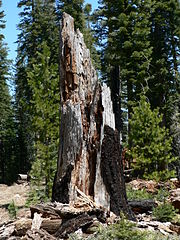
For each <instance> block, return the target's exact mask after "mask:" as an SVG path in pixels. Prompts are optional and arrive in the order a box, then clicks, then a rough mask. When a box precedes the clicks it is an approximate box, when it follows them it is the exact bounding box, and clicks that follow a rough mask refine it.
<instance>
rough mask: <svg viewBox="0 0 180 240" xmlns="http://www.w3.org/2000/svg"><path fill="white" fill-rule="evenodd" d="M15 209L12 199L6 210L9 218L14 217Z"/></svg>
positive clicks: (15, 214)
mask: <svg viewBox="0 0 180 240" xmlns="http://www.w3.org/2000/svg"><path fill="white" fill-rule="evenodd" d="M17 211H18V207H17V206H16V205H15V203H14V200H12V201H11V203H10V204H9V206H8V212H9V215H10V218H16V217H17Z"/></svg>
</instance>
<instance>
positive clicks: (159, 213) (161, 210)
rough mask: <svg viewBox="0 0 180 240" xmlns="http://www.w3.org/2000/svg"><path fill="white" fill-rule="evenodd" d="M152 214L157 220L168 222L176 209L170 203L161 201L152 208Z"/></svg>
mask: <svg viewBox="0 0 180 240" xmlns="http://www.w3.org/2000/svg"><path fill="white" fill-rule="evenodd" d="M153 216H154V217H155V219H156V220H157V221H160V222H170V221H172V219H173V218H174V217H175V216H176V210H175V208H174V207H173V206H172V205H171V204H170V203H163V204H161V205H159V206H158V207H156V208H154V209H153Z"/></svg>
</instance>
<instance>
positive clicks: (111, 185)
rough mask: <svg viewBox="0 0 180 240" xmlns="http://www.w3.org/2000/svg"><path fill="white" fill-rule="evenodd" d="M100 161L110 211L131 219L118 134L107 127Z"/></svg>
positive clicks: (105, 127)
mask: <svg viewBox="0 0 180 240" xmlns="http://www.w3.org/2000/svg"><path fill="white" fill-rule="evenodd" d="M101 159H102V160H101V174H102V176H103V181H104V184H105V186H106V189H107V191H108V193H109V196H110V209H111V211H112V212H114V213H115V214H116V215H119V214H120V212H122V211H123V212H124V213H125V214H126V215H127V216H128V217H129V218H132V217H133V215H132V212H131V210H130V209H129V206H128V204H127V198H126V190H125V182H124V177H123V166H122V161H121V147H120V143H119V134H118V132H117V131H114V130H113V129H112V128H110V127H109V126H107V125H105V126H104V139H103V142H102V153H101Z"/></svg>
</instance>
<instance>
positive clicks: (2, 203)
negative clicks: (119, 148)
mask: <svg viewBox="0 0 180 240" xmlns="http://www.w3.org/2000/svg"><path fill="white" fill-rule="evenodd" d="M172 184H173V186H174V187H173V190H170V189H171V186H172ZM157 187H159V184H158V183H156V182H154V181H145V180H140V179H138V180H134V181H131V182H130V183H129V184H128V186H127V195H128V199H131V198H132V199H134V198H136V197H140V198H141V199H142V197H143V198H144V197H145V198H148V197H149V196H150V195H151V194H153V193H154V192H156V191H157ZM161 187H162V188H163V189H164V190H165V189H166V192H169V193H170V196H169V201H171V202H176V205H177V204H178V205H177V207H178V208H179V207H180V182H177V185H176V184H175V185H174V183H172V182H170V183H163V185H162V186H161ZM144 189H146V192H145V190H144ZM29 191H30V185H29V183H27V182H26V183H21V184H17V183H14V184H13V185H11V186H7V185H4V184H0V239H8V240H9V239H10V236H14V235H13V231H14V230H13V231H12V232H11V228H13V229H14V227H15V228H16V227H18V226H19V225H20V227H18V229H19V230H18V231H19V232H21V230H22V229H23V227H22V226H26V225H27V226H28V227H27V229H26V231H27V230H28V229H30V228H31V224H32V219H31V213H32V212H31V211H32V209H31V211H30V209H29V208H26V207H25V205H26V200H27V198H28V193H29ZM158 191H159V190H158ZM147 193H148V195H147ZM134 194H136V196H135V195H134ZM142 194H143V196H142ZM144 194H146V195H144ZM149 194H150V195H149ZM161 194H162V193H161ZM85 200H86V201H87V199H85ZM12 201H14V205H15V206H16V207H18V211H17V216H16V217H17V218H16V219H11V217H10V214H9V211H8V206H9V204H11V203H12ZM141 201H142V200H141ZM137 203H138V201H137ZM91 204H92V203H91ZM91 204H90V205H91ZM44 206H45V207H44ZM40 207H41V208H42V209H44V210H42V209H41V210H42V213H43V211H45V212H44V214H42V215H47V216H46V217H45V218H44V216H42V224H44V228H43V227H42V229H45V230H47V231H48V229H49V230H50V231H51V230H52V229H51V228H52V226H53V228H54V227H56V226H55V223H56V225H57V227H58V226H59V221H60V222H62V220H61V219H54V217H55V215H54V210H56V209H55V208H54V210H53V212H51V211H52V209H53V205H51V204H50V205H48V204H47V205H46V204H45V205H40ZM64 207H65V209H66V208H67V204H65V205H64ZM140 207H143V209H144V206H140ZM38 208H39V207H37V209H36V207H35V208H34V209H35V210H34V211H35V212H38V211H39V209H38ZM62 209H63V208H62ZM73 209H74V208H72V209H71V207H69V210H68V211H69V212H70V214H71V215H72V216H75V217H76V211H78V209H76V211H75V213H73V211H74V210H73ZM135 209H136V210H137V209H138V207H137V206H136V207H135ZM71 210H73V211H72V212H71ZM140 210H141V209H140ZM58 211H59V210H58ZM66 211H67V209H66V210H65V212H66ZM68 211H67V212H68ZM48 214H50V217H48ZM73 214H74V215H73ZM51 215H52V216H51ZM61 215H62V214H61ZM112 216H113V215H112ZM178 216H180V215H179V214H178ZM136 219H137V225H138V228H139V229H147V230H150V231H153V232H155V233H156V232H157V234H159V233H162V234H163V235H164V238H157V239H163V240H164V239H173V240H174V239H180V222H179V223H178V225H177V224H175V225H172V224H171V223H170V222H166V223H165V222H164V223H161V222H158V221H155V220H153V219H152V215H151V214H146V213H139V214H138V213H136ZM179 219H180V218H179ZM70 221H71V220H70ZM18 224H19V225H18ZM29 224H30V225H29ZM70 224H71V222H70ZM21 225H22V226H21ZM71 225H72V224H71ZM42 226H43V225H42ZM58 228H59V227H58ZM16 229H17V228H16ZM6 230H7V237H5V235H6ZM56 230H57V229H56ZM53 231H54V229H53ZM176 233H177V234H178V235H179V236H178V237H176V238H175V237H174V236H175V235H176ZM24 234H25V232H24ZM29 234H30V235H31V234H33V233H31V232H29ZM38 234H44V236H46V238H43V239H56V238H54V237H53V236H52V235H47V234H48V232H38ZM78 234H79V233H78ZM1 237H4V238H1ZM12 239H21V238H20V237H17V238H12ZM24 239H35V240H37V239H39V238H36V237H35V238H24ZM63 239H64V238H63ZM73 239H74V238H73ZM153 239H154V238H153ZM155 239H156V238H155Z"/></svg>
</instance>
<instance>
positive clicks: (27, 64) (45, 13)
mask: <svg viewBox="0 0 180 240" xmlns="http://www.w3.org/2000/svg"><path fill="white" fill-rule="evenodd" d="M18 7H19V8H21V9H22V12H21V13H20V17H21V21H20V23H19V26H18V28H19V30H20V33H19V35H18V41H17V42H18V55H17V61H16V106H17V115H16V117H17V120H18V139H19V145H20V146H21V148H20V154H19V157H20V159H21V160H20V162H21V171H22V172H27V171H28V170H30V166H31V164H32V163H33V162H34V161H35V162H37V159H39V151H41V153H42V155H43V156H45V155H46V154H47V151H49V153H48V158H49V157H50V156H51V155H53V157H54V155H57V151H58V149H56V150H55V149H54V148H52V147H51V149H50V148H48V149H46V148H45V146H44V144H45V143H44V141H45V136H44V134H46V133H47V131H48V130H47V131H46V130H45V129H44V130H42V128H43V127H47V125H48V124H49V122H51V121H52V116H50V115H47V113H46V112H43V111H47V102H49V103H48V107H49V109H55V108H56V105H55V106H54V102H55V101H56V100H57V95H56V94H55V93H54V92H53V91H54V88H53V87H54V84H55V85H56V86H57V85H58V83H59V78H58V70H57V67H55V66H56V65H57V63H58V45H59V43H58V41H59V38H58V24H57V16H56V10H55V1H53V0H45V1H43V0H27V1H24V0H21V1H19V3H18ZM43 42H46V45H47V48H48V49H49V50H48V56H47V55H46V52H45V50H44V44H43ZM41 54H45V56H44V60H43V57H40V55H41ZM47 58H48V63H47V64H46V63H43V61H47ZM45 59H46V60H45ZM41 60H42V61H41ZM39 61H40V62H39ZM39 64H44V65H43V68H42V69H41V71H44V72H42V73H43V75H42V76H40V74H41V71H40V68H41V65H39ZM49 66H51V68H52V69H50V70H49ZM45 67H47V69H44V68H45ZM54 68H56V72H55V70H54ZM30 73H31V76H30ZM46 74H47V76H46ZM51 74H52V75H53V76H51ZM55 75H56V76H55ZM46 77H47V78H48V79H47V81H46ZM52 79H53V80H54V81H55V83H54V82H53V83H52V86H51V87H50V83H48V84H49V85H47V82H48V81H51V80H52ZM48 87H50V89H48ZM35 88H36V89H35ZM43 89H44V92H43ZM37 91H39V93H37ZM45 91H49V92H48V94H51V96H50V95H48V94H45ZM40 93H42V94H43V96H40V95H39V94H40ZM38 97H39V98H38ZM41 97H42V98H43V99H44V102H43V100H42V99H41ZM49 97H51V98H52V99H49ZM38 101H41V102H38ZM41 104H42V106H40V105H41ZM45 104H46V105H45ZM51 104H52V106H51ZM38 108H40V109H38ZM49 111H50V110H49ZM40 114H42V115H40ZM43 114H44V116H46V118H45V117H44V119H43V117H42V119H40V117H41V116H43ZM52 114H54V112H53V113H52ZM58 123H59V118H58V119H57V118H55V120H53V121H52V124H51V125H50V126H52V125H53V126H54V125H57V124H58ZM38 124H39V125H38ZM41 124H42V125H41ZM38 127H39V132H37V129H38ZM37 136H38V137H37ZM47 138H51V141H52V138H53V139H54V140H53V141H54V142H57V141H58V137H57V133H56V134H55V135H54V136H53V137H52V136H47ZM47 141H49V140H47ZM40 143H42V144H43V146H41V147H40ZM37 145H38V151H37ZM47 145H48V146H49V143H48V144H47ZM55 145H56V146H57V143H56V144H55ZM54 151H56V154H55V153H54ZM43 156H42V158H43ZM52 162H53V161H52ZM45 165H46V164H45ZM47 167H48V166H47ZM49 171H51V170H50V169H49ZM37 172H38V169H36V173H37ZM48 178H50V177H48ZM51 178H52V176H51ZM48 184H49V180H48Z"/></svg>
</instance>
